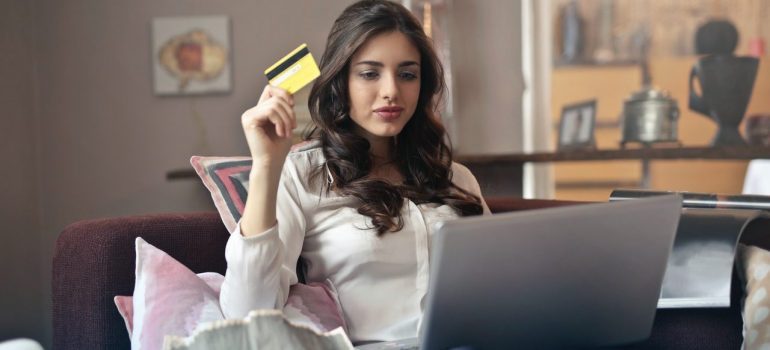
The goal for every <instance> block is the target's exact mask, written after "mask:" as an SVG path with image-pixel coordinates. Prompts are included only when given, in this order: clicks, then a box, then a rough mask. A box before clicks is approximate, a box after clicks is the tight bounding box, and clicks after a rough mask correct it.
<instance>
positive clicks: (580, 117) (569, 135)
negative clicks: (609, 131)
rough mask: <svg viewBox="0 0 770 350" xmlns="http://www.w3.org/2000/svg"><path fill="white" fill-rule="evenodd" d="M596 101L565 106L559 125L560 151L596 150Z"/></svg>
mask: <svg viewBox="0 0 770 350" xmlns="http://www.w3.org/2000/svg"><path fill="white" fill-rule="evenodd" d="M595 123H596V100H590V101H585V102H580V103H575V104H571V105H568V106H564V108H563V109H562V112H561V122H560V123H559V150H569V149H573V150H574V149H595V148H596V141H595V139H594V124H595Z"/></svg>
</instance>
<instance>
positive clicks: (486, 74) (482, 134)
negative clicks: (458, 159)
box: [450, 0, 524, 154]
mask: <svg viewBox="0 0 770 350" xmlns="http://www.w3.org/2000/svg"><path fill="white" fill-rule="evenodd" d="M452 6H453V8H452V13H453V17H452V21H451V25H450V35H451V38H452V39H451V40H452V46H451V48H450V50H451V59H452V65H453V67H452V75H453V84H454V91H453V93H454V102H455V103H454V111H455V114H456V117H455V120H456V123H457V125H456V127H457V132H456V133H455V134H456V135H457V139H455V140H453V141H454V143H455V146H456V147H457V149H458V153H462V154H492V153H497V154H505V153H517V152H521V151H523V147H522V145H523V136H522V134H523V132H524V131H523V126H522V118H521V113H522V93H523V91H524V83H523V81H524V79H523V76H522V72H521V67H522V54H521V1H503V0H496V1H472V0H456V1H454V2H453V3H452Z"/></svg>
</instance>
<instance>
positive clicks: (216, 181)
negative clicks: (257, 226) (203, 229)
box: [190, 156, 251, 232]
mask: <svg viewBox="0 0 770 350" xmlns="http://www.w3.org/2000/svg"><path fill="white" fill-rule="evenodd" d="M190 163H191V164H192V166H193V168H194V169H195V172H196V173H197V174H198V176H199V177H200V178H201V180H202V181H203V185H204V186H206V188H207V189H208V190H209V192H210V193H211V198H212V199H213V200H214V206H215V207H216V208H217V211H218V212H219V216H220V217H221V218H222V223H224V224H225V227H226V228H227V230H228V231H230V232H233V231H234V230H235V225H237V224H238V220H240V219H241V214H243V207H244V205H245V204H246V194H247V193H246V191H247V190H248V188H249V172H250V171H251V158H249V157H200V156H193V157H192V158H190Z"/></svg>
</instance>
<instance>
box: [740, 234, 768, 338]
mask: <svg viewBox="0 0 770 350" xmlns="http://www.w3.org/2000/svg"><path fill="white" fill-rule="evenodd" d="M736 264H737V269H736V270H737V272H738V276H739V278H740V279H741V282H742V285H743V286H744V289H745V293H744V294H743V296H744V299H743V302H742V304H743V305H742V316H743V347H742V348H743V349H770V273H768V272H770V252H769V251H767V250H764V249H761V248H758V247H754V246H746V245H743V244H739V245H738V257H737V259H736Z"/></svg>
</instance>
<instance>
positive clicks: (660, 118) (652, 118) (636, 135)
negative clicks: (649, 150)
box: [620, 37, 679, 147]
mask: <svg viewBox="0 0 770 350" xmlns="http://www.w3.org/2000/svg"><path fill="white" fill-rule="evenodd" d="M649 39H650V38H649V37H641V38H640V39H639V40H641V41H640V43H639V48H638V50H639V51H638V55H639V56H638V57H639V58H640V61H639V67H640V71H641V73H642V88H641V89H640V90H639V91H636V92H634V93H633V94H631V96H629V97H628V98H626V100H625V101H624V102H623V114H622V116H621V124H622V126H621V127H622V130H623V135H622V138H621V141H620V147H625V146H626V144H628V143H629V142H638V143H641V144H642V145H644V146H649V145H651V144H653V143H660V142H676V143H678V141H677V135H678V127H677V122H678V121H679V107H678V105H677V103H676V100H675V99H673V98H672V97H671V95H670V94H669V93H668V92H666V91H662V90H657V89H654V88H653V87H652V76H651V75H650V68H649V65H648V63H647V55H648V48H649Z"/></svg>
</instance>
